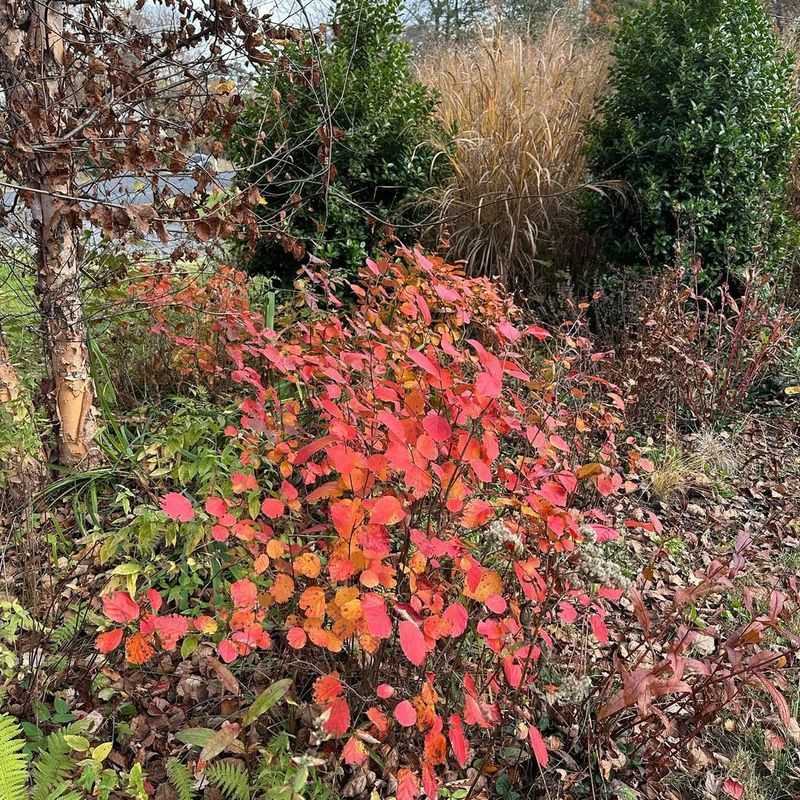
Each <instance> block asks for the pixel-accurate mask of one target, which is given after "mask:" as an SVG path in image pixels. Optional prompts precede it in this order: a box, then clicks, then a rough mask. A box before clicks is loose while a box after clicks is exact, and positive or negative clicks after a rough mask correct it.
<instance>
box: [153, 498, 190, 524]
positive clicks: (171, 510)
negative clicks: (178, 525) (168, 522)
mask: <svg viewBox="0 0 800 800" xmlns="http://www.w3.org/2000/svg"><path fill="white" fill-rule="evenodd" d="M161 510H162V511H163V512H164V513H165V514H166V515H167V516H168V517H169V518H170V519H174V520H177V521H178V522H191V521H192V520H193V519H194V508H193V507H192V504H191V503H190V502H189V500H188V499H187V498H185V497H184V496H183V495H182V494H179V493H178V492H170V493H169V494H165V495H164V496H163V497H162V498H161Z"/></svg>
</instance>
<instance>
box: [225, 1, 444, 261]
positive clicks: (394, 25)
mask: <svg viewBox="0 0 800 800" xmlns="http://www.w3.org/2000/svg"><path fill="white" fill-rule="evenodd" d="M399 5H400V3H399V0H382V2H366V0H340V1H339V2H338V3H337V4H336V6H335V9H334V13H333V19H332V24H331V26H330V29H331V30H332V31H333V36H332V38H331V40H330V41H327V42H326V41H323V39H322V37H317V39H316V41H313V42H312V41H310V40H307V41H304V42H302V43H293V44H290V45H287V46H286V47H285V48H284V49H283V50H282V51H281V57H280V60H279V67H278V68H274V67H269V68H268V69H267V70H265V72H264V74H263V75H262V76H261V78H260V79H259V81H258V85H257V89H256V92H255V95H254V96H253V97H252V98H251V100H250V102H249V105H248V106H247V108H246V111H245V113H244V114H243V116H242V118H241V121H240V122H239V124H238V126H237V128H236V130H235V132H234V135H233V136H232V137H231V140H230V142H229V152H230V156H231V158H232V159H233V161H234V162H235V163H236V164H237V166H238V167H240V168H244V174H243V179H244V180H246V181H248V182H249V181H254V182H256V183H257V184H258V186H259V188H260V190H261V193H262V195H263V197H264V199H265V200H266V201H267V202H266V204H264V205H263V206H262V208H263V214H262V216H263V218H264V220H265V223H266V224H267V226H268V227H269V228H270V231H271V233H272V235H271V236H269V235H268V236H267V237H266V238H265V239H264V240H263V241H262V243H261V247H260V249H259V252H258V254H257V257H256V263H255V265H254V266H255V268H256V271H257V272H261V273H273V274H278V275H282V276H284V277H285V276H286V275H287V273H288V274H292V275H293V274H294V270H295V268H296V265H297V263H298V261H299V260H301V259H302V256H303V253H304V252H305V251H310V252H311V253H313V254H314V255H315V256H317V257H318V258H323V259H326V260H328V261H330V262H331V264H332V265H333V266H334V267H337V268H344V269H345V270H350V269H352V268H353V267H354V266H355V265H357V264H360V263H362V262H363V258H364V256H365V254H366V253H368V252H370V251H371V250H372V249H373V247H374V246H375V245H376V244H377V243H378V242H379V241H380V240H381V239H382V238H383V237H384V236H385V235H386V233H387V231H386V230H385V227H384V226H383V225H382V224H381V223H380V222H378V221H376V219H375V218H377V220H387V221H389V222H392V223H398V222H403V221H408V220H409V219H412V218H413V213H412V207H413V200H414V198H415V197H417V196H418V195H419V193H420V192H421V191H423V190H424V189H425V188H426V187H427V186H429V185H430V181H431V175H432V172H433V171H434V170H435V169H436V168H437V166H436V164H437V162H436V159H435V150H434V148H433V147H432V146H431V145H430V142H431V139H432V133H433V132H434V130H435V124H436V123H435V122H434V118H433V111H434V108H435V97H434V95H433V94H432V93H431V91H430V90H429V89H427V88H426V87H425V86H423V85H422V84H421V83H419V82H418V81H416V80H414V79H413V75H412V70H411V65H410V61H409V48H408V45H407V44H406V43H405V42H404V40H403V38H402V25H401V22H400V18H399V16H398V8H399ZM259 134H260V137H259ZM441 163H444V160H443V159H442V160H441ZM371 215H374V218H371ZM276 234H278V235H277V236H276ZM280 234H285V235H280ZM296 245H300V246H296ZM292 250H294V252H292Z"/></svg>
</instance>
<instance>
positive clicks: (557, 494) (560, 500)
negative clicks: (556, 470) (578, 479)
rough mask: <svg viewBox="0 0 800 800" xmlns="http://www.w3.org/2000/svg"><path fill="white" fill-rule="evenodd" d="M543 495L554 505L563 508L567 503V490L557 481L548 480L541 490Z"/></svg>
mask: <svg viewBox="0 0 800 800" xmlns="http://www.w3.org/2000/svg"><path fill="white" fill-rule="evenodd" d="M539 494H540V496H541V497H543V498H544V499H545V500H547V501H548V502H549V503H552V504H553V505H554V506H559V507H560V508H563V507H564V506H565V505H566V503H567V490H566V489H565V488H564V487H563V486H562V485H561V484H560V483H557V482H556V481H547V483H545V484H544V486H542V488H541V490H540V491H539Z"/></svg>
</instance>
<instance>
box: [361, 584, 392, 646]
mask: <svg viewBox="0 0 800 800" xmlns="http://www.w3.org/2000/svg"><path fill="white" fill-rule="evenodd" d="M361 613H362V614H363V615H364V620H365V622H366V623H367V630H368V631H369V632H370V633H371V634H372V635H373V636H377V637H378V639H388V638H389V636H391V635H392V621H391V619H389V615H388V614H387V613H386V603H384V601H383V598H382V597H381V596H380V595H377V594H372V593H368V594H364V595H362V597H361Z"/></svg>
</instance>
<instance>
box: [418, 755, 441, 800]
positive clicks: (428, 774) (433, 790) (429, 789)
mask: <svg viewBox="0 0 800 800" xmlns="http://www.w3.org/2000/svg"><path fill="white" fill-rule="evenodd" d="M422 788H423V790H424V791H425V796H426V797H427V798H428V800H437V798H438V797H439V781H437V780H436V771H435V770H434V768H433V766H432V765H431V764H429V763H428V762H427V761H425V762H424V763H423V764H422Z"/></svg>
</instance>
